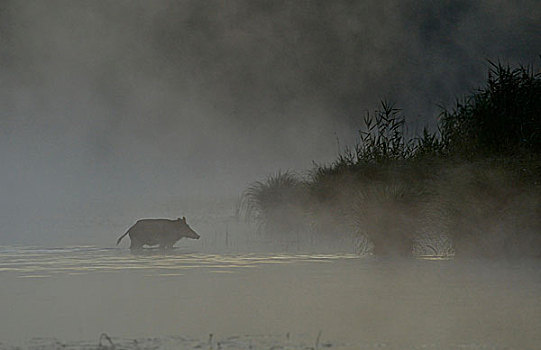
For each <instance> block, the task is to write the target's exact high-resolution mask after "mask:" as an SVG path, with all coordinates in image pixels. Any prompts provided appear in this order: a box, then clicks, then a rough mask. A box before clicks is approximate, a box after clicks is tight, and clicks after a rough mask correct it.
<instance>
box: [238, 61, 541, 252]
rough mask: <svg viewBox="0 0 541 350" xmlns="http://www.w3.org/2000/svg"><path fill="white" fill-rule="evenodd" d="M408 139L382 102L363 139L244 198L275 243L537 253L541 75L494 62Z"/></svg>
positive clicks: (540, 245) (400, 119) (248, 212)
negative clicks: (294, 240) (433, 126)
mask: <svg viewBox="0 0 541 350" xmlns="http://www.w3.org/2000/svg"><path fill="white" fill-rule="evenodd" d="M437 126H438V127H437V131H435V132H432V131H430V130H428V129H426V128H425V129H424V130H423V132H422V134H421V135H417V136H414V137H409V136H408V135H407V131H406V118H405V117H404V116H403V115H402V114H401V111H400V110H399V109H397V108H395V107H394V105H393V104H390V103H388V102H385V101H382V102H381V105H380V107H379V109H377V110H376V111H375V112H374V113H368V114H367V115H366V116H365V117H364V125H363V127H362V129H361V130H359V139H358V141H357V143H356V144H355V145H354V146H353V147H346V148H345V149H343V150H341V152H340V154H339V155H338V156H337V158H336V159H335V160H334V161H333V162H332V163H330V164H317V163H314V166H313V168H312V169H311V170H309V171H308V172H307V173H305V174H304V175H302V176H301V175H298V174H296V173H293V172H289V171H287V172H278V173H276V174H274V175H272V176H269V177H268V178H266V179H265V180H263V181H258V182H254V183H253V184H252V185H251V186H250V187H248V188H247V189H246V191H245V192H244V193H243V196H242V208H243V212H244V214H245V217H246V218H247V219H249V220H254V221H256V222H257V223H258V225H259V229H260V230H261V232H262V234H264V235H268V236H269V237H270V238H272V239H276V240H279V239H282V238H284V237H286V236H291V235H297V236H298V235H306V234H307V235H310V236H311V237H313V239H315V240H318V241H321V242H325V241H327V240H333V239H344V238H348V239H351V241H352V242H354V243H352V244H353V245H354V247H353V248H354V249H355V251H356V252H358V253H359V254H366V253H372V254H375V255H401V256H407V255H411V254H414V255H439V256H450V255H456V256H483V257H524V256H534V257H541V73H534V69H533V67H525V66H518V67H511V66H509V65H503V64H501V63H493V62H490V61H489V70H488V77H487V81H486V83H485V85H484V86H483V87H481V88H479V89H477V90H475V91H473V92H472V93H471V94H470V95H468V96H466V97H464V98H463V99H459V100H457V102H456V105H455V106H454V107H453V108H452V109H445V108H442V112H441V113H440V115H439V117H438V124H437Z"/></svg>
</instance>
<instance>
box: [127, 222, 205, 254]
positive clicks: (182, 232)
mask: <svg viewBox="0 0 541 350" xmlns="http://www.w3.org/2000/svg"><path fill="white" fill-rule="evenodd" d="M127 234H129V235H130V239H131V245H130V249H141V248H142V247H143V245H145V244H146V245H149V246H154V245H159V246H160V248H162V249H166V248H172V247H173V245H174V244H175V243H176V242H177V241H178V240H180V239H181V238H182V237H187V238H192V239H199V235H198V234H197V233H196V232H195V231H194V230H192V229H191V227H190V226H188V224H187V223H186V218H185V217H183V218H182V219H180V218H178V219H176V220H169V219H142V220H138V221H137V222H136V223H135V224H134V225H133V226H132V227H130V228H129V229H128V231H127V232H126V233H125V234H123V235H122V236H120V238H119V239H118V240H117V241H116V244H117V245H118V244H119V243H120V241H121V240H122V238H124V236H126V235H127Z"/></svg>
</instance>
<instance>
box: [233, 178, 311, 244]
mask: <svg viewBox="0 0 541 350" xmlns="http://www.w3.org/2000/svg"><path fill="white" fill-rule="evenodd" d="M306 200H307V198H306V189H305V184H304V183H303V181H301V180H300V179H299V178H298V177H297V176H296V175H294V174H293V173H291V172H278V173H277V174H275V175H272V176H269V177H268V178H267V179H266V180H265V181H257V182H255V183H253V184H252V185H251V186H250V187H248V188H247V189H246V191H245V192H244V193H243V196H242V207H243V208H244V212H245V215H246V218H247V219H251V220H255V221H257V222H258V223H259V225H260V228H261V229H262V230H263V231H265V232H271V233H275V234H279V233H283V234H290V233H291V232H293V231H295V232H296V231H298V230H299V229H300V227H302V225H303V224H304V218H303V217H304V215H303V210H302V208H303V207H304V206H305V205H306Z"/></svg>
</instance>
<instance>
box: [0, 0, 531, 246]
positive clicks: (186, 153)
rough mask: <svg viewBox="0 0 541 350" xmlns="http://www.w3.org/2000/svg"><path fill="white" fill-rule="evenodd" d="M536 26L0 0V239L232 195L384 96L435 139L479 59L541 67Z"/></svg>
mask: <svg viewBox="0 0 541 350" xmlns="http://www.w3.org/2000/svg"><path fill="white" fill-rule="evenodd" d="M540 16H541V6H540V5H539V4H538V3H537V2H536V1H522V2H521V3H520V5H516V2H511V1H499V2H497V3H495V2H494V1H458V2H457V1H444V2H437V3H435V2H422V3H418V2H412V1H406V2H404V1H383V2H382V1H363V2H351V1H334V2H327V1H322V2H320V1H312V2H295V3H291V2H282V1H276V2H272V3H263V2H253V1H233V2H223V1H211V2H200V1H184V2H172V1H153V2H144V1H135V2H124V1H120V2H119V1H114V2H113V1H109V2H108V1H100V2H91V3H89V2H82V1H50V2H46V3H44V2H39V1H29V2H18V1H4V2H2V5H1V8H0V19H1V24H0V40H1V43H0V45H1V48H0V60H1V66H0V80H1V81H2V84H1V87H0V98H1V103H2V108H1V111H0V113H1V115H0V133H1V134H0V136H1V137H0V146H1V147H0V149H1V150H0V160H1V163H2V172H1V174H0V182H1V185H0V188H1V194H0V195H1V198H2V200H1V202H0V203H1V204H0V212H1V213H2V214H1V217H2V219H1V221H0V222H1V223H2V227H1V228H0V230H1V235H0V240H1V242H2V243H6V244H7V243H12V242H34V241H36V242H37V241H40V242H44V241H48V240H49V239H50V240H51V243H54V242H55V240H59V239H60V238H61V236H58V230H56V231H54V232H47V233H43V232H40V233H38V232H35V231H36V229H37V227H39V226H40V225H42V224H43V223H44V222H49V221H53V222H58V220H62V217H66V216H71V217H73V216H77V217H84V216H85V215H86V216H88V215H91V213H89V212H88V210H89V209H88V208H87V207H86V204H87V203H91V202H95V203H110V205H112V206H113V207H114V208H115V209H116V210H118V209H119V208H122V206H123V203H124V204H125V205H126V206H129V205H131V206H132V207H133V205H134V204H135V203H138V204H139V206H140V207H143V208H146V209H147V210H149V209H148V208H149V207H151V206H152V205H155V204H156V203H161V202H163V201H164V200H165V198H171V197H175V198H183V200H182V201H183V202H184V203H185V204H186V206H189V203H190V198H217V197H228V196H229V197H235V196H238V195H239V193H240V192H242V190H243V189H244V188H245V187H246V186H247V185H248V184H249V183H250V182H252V181H254V179H258V178H261V177H262V176H266V175H268V174H271V173H273V172H275V171H277V170H288V169H292V170H299V169H306V168H309V167H310V166H311V164H312V162H313V161H316V162H326V161H329V160H330V159H332V158H333V157H334V156H335V155H336V153H337V149H338V147H339V144H340V143H341V145H342V146H343V145H345V144H348V143H349V142H351V140H353V139H354V137H355V136H356V130H357V129H358V128H359V120H360V119H361V118H362V116H363V115H364V113H365V112H366V111H367V110H370V109H372V108H373V107H374V106H375V105H377V103H378V101H379V100H380V99H381V98H387V99H390V100H392V101H395V102H396V103H397V104H398V106H400V107H401V108H403V109H404V112H405V114H406V115H408V122H409V123H410V129H411V130H412V132H416V131H417V130H420V128H422V127H423V126H425V125H428V126H433V125H434V121H435V116H436V115H437V112H438V108H437V106H436V105H437V104H438V103H440V104H447V103H450V102H452V101H453V99H454V98H455V96H458V95H460V94H462V93H465V92H467V91H469V90H470V89H472V88H474V87H475V86H476V84H477V83H478V82H479V81H480V80H481V79H482V77H483V74H484V69H483V68H484V67H485V66H486V61H485V59H486V58H491V59H494V58H498V59H502V60H513V61H518V62H532V61H533V60H534V59H535V58H536V57H537V55H538V53H539V52H540V48H541V39H540V37H539V35H535V33H538V30H539V24H538V23H537V22H538V21H537V20H538V18H539V17H540ZM337 140H338V142H337ZM179 201H180V199H179ZM96 205H97V206H100V204H96ZM74 208H80V209H77V210H76V209H74ZM178 209H179V210H180V209H181V208H178ZM152 214H154V213H152ZM156 214H158V213H156ZM111 215H114V214H111ZM179 215H180V214H179ZM29 222H38V224H36V225H34V226H32V227H28V225H27V224H28V223H29ZM114 228H115V229H117V228H118V227H114ZM84 234H85V235H88V234H89V232H85V233H84ZM70 235H76V236H77V235H79V236H80V238H81V240H80V242H84V241H85V238H84V237H82V236H81V235H83V233H81V232H80V233H77V232H71V233H70Z"/></svg>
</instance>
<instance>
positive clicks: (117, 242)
mask: <svg viewBox="0 0 541 350" xmlns="http://www.w3.org/2000/svg"><path fill="white" fill-rule="evenodd" d="M130 230H131V229H130ZM130 230H128V231H126V233H125V234H123V235H122V236H120V238H119V239H118V240H117V241H116V245H118V244H119V243H120V241H121V240H122V238H124V237H125V236H126V235H127V234H128V233H130Z"/></svg>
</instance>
